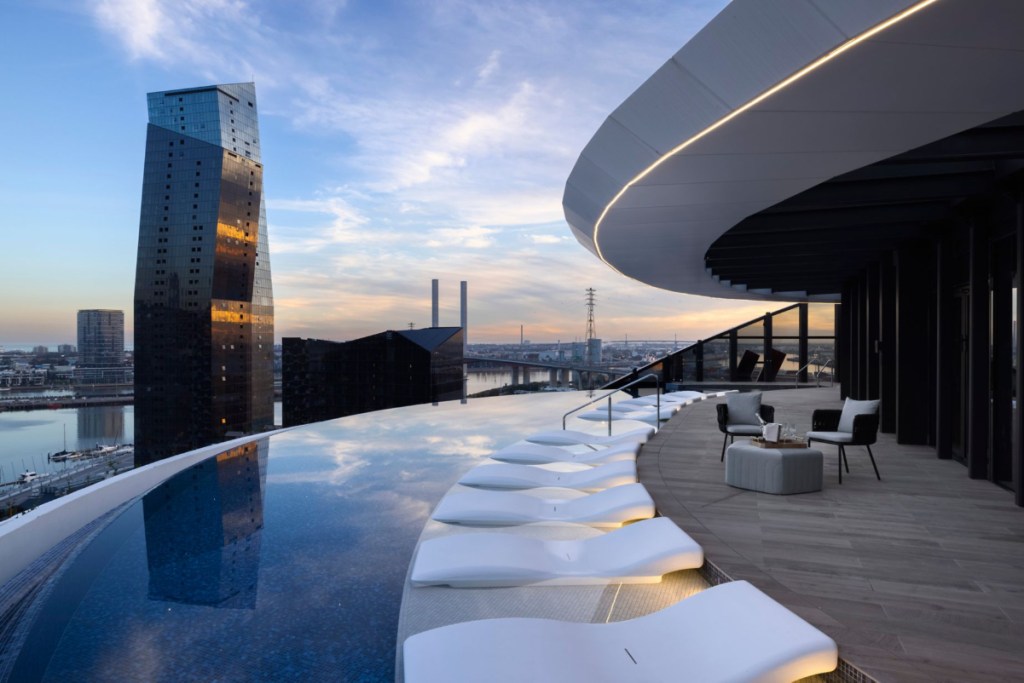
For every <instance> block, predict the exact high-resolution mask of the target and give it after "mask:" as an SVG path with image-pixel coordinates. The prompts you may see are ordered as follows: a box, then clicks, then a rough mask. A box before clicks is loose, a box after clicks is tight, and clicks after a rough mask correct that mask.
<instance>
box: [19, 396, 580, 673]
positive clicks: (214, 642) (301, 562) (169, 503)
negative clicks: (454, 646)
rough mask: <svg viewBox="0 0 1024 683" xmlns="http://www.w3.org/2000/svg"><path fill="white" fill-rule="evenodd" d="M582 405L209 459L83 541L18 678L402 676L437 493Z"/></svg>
mask: <svg viewBox="0 0 1024 683" xmlns="http://www.w3.org/2000/svg"><path fill="white" fill-rule="evenodd" d="M584 400H585V394H582V393H552V394H533V395H528V396H507V397H496V398H488V399H481V400H475V401H470V402H469V403H468V404H467V405H460V404H459V403H454V402H449V403H442V404H440V405H438V406H414V407H410V408H401V409H395V410H388V411H381V412H376V413H368V414H365V415H357V416H352V417H347V418H342V419H339V420H334V421H331V422H324V423H319V424H315V425H307V426H304V427H299V428H296V429H294V430H290V431H287V432H283V433H279V434H275V435H272V436H269V437H265V438H263V439H259V440H256V441H253V442H251V443H249V444H246V445H243V446H238V447H236V448H232V449H229V450H226V451H224V452H222V453H220V454H218V455H217V456H215V457H213V458H209V459H207V460H204V461H202V462H201V463H199V464H197V465H195V466H193V467H191V468H189V469H186V470H184V471H182V472H181V473H179V474H177V475H175V476H174V477H172V478H170V479H168V480H167V481H166V482H164V483H163V484H161V485H160V486H158V487H156V488H155V489H153V490H151V491H150V492H149V493H147V494H146V495H145V496H143V497H141V498H139V499H137V500H135V501H132V502H130V503H128V504H127V506H126V507H124V508H122V509H121V510H120V511H119V512H117V513H116V514H113V515H111V517H110V520H109V521H108V522H106V526H105V527H104V528H103V529H102V530H101V531H99V532H98V533H96V534H95V535H94V536H92V537H91V539H90V540H89V541H87V542H85V543H83V545H82V546H81V548H79V549H77V550H76V552H75V553H74V555H73V557H72V558H71V559H69V560H68V561H67V562H66V566H65V567H63V568H62V569H61V570H60V571H59V572H58V573H57V574H55V576H54V578H53V579H51V580H50V581H49V583H48V584H47V585H46V586H45V587H44V588H43V590H42V591H41V593H40V595H39V597H38V598H37V599H36V601H35V604H33V605H32V606H31V607H30V608H29V609H28V610H27V613H26V614H27V616H26V617H25V618H24V619H23V620H22V624H21V625H20V626H19V627H18V628H16V629H14V631H15V633H16V636H15V637H13V638H12V639H11V640H10V641H9V642H8V647H9V648H10V646H11V645H13V646H14V647H15V648H20V649H18V650H17V652H16V654H15V655H14V656H13V657H12V658H11V659H12V660H13V663H12V664H11V668H10V669H9V675H8V680H11V681H67V680H89V681H119V682H120V681H128V680H140V681H141V680H145V681H181V680H204V681H205V680H210V681H212V680H216V681H253V680H261V681H285V680H338V681H392V680H394V676H395V636H396V630H397V622H398V615H399V608H400V603H401V596H402V589H403V585H404V582H405V577H406V573H407V570H408V565H409V561H410V558H411V556H412V553H413V550H414V548H415V545H416V541H417V538H418V537H419V534H420V532H421V530H422V529H423V527H424V524H425V522H426V520H427V518H428V515H429V514H430V512H431V510H432V509H433V507H434V506H435V504H436V503H437V501H438V500H439V499H440V498H441V496H442V495H444V493H445V492H446V491H447V490H448V489H449V488H450V487H451V485H452V484H453V482H454V481H455V480H456V479H457V478H458V477H459V475H460V474H462V473H463V472H464V471H466V470H467V469H469V468H470V467H472V466H473V465H474V464H476V462H478V461H479V460H480V459H482V458H484V457H486V456H487V455H488V454H489V453H490V452H492V451H493V450H495V449H497V448H500V447H502V446H505V445H507V444H510V443H513V442H515V441H518V440H520V439H521V438H522V437H523V436H525V435H526V434H528V433H530V432H533V431H537V430H540V429H550V428H556V427H559V426H561V425H560V421H561V415H562V414H563V413H564V412H565V411H566V410H569V409H570V408H573V407H575V406H577V405H579V404H580V403H582V402H583V401H584ZM593 428H594V425H590V429H593Z"/></svg>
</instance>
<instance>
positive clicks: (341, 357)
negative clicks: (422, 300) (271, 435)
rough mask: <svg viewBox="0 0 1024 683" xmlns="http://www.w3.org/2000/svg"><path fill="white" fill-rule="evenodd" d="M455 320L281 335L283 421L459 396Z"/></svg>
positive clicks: (459, 353) (459, 334) (318, 418)
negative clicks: (349, 334) (341, 335)
mask: <svg viewBox="0 0 1024 683" xmlns="http://www.w3.org/2000/svg"><path fill="white" fill-rule="evenodd" d="M462 336H463V331H462V328H460V327H432V328H427V329H422V330H405V331H392V330H389V331H387V332H381V333H379V334H374V335H371V336H369V337H363V338H362V339H355V340H353V341H350V342H333V341H325V340H321V339H300V338H297V337H286V338H285V339H284V340H283V355H282V361H283V372H282V382H283V387H282V388H283V402H284V406H283V412H284V424H285V426H293V425H300V424H306V423H309V422H319V421H322V420H330V419H333V418H336V417H342V416H345V415H354V414H356V413H366V412H370V411H373V410H383V409H385V408H397V407H400V406H409V405H416V404H419V403H432V402H435V401H449V400H453V399H458V398H461V397H462V391H463V376H462V362H463V359H462V348H463V344H462Z"/></svg>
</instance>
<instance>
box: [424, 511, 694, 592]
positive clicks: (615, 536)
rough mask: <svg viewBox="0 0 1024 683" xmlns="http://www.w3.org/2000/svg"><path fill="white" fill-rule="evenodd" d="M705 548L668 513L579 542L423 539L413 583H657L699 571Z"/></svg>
mask: <svg viewBox="0 0 1024 683" xmlns="http://www.w3.org/2000/svg"><path fill="white" fill-rule="evenodd" d="M703 563H704V551H703V550H702V549H701V547H700V545H699V544H698V543H697V542H696V541H694V540H693V539H692V538H690V537H689V536H687V535H686V532H684V531H683V530H682V529H680V528H679V527H678V526H676V525H675V523H674V522H673V521H672V520H670V519H669V518H668V517H656V518H654V519H645V520H644V521H642V522H637V523H636V524H630V525H628V526H625V527H623V528H621V529H615V530H614V531H609V532H608V533H606V534H602V535H601V536H596V537H594V538H588V539H585V540H582V541H544V540H541V539H538V538H528V537H525V536H519V535H516V534H514V533H475V534H467V533H463V534H455V535H452V536H441V537H439V538H432V539H430V540H427V541H424V542H423V543H421V544H420V547H419V549H418V550H417V551H416V559H415V560H414V561H413V566H412V576H411V580H412V583H413V585H416V586H435V585H448V586H453V587H456V588H491V587H497V586H581V585H592V584H608V583H658V582H660V581H661V577H662V575H663V574H667V573H669V572H674V571H680V570H682V569H696V568H697V567H700V566H701V565H702V564H703Z"/></svg>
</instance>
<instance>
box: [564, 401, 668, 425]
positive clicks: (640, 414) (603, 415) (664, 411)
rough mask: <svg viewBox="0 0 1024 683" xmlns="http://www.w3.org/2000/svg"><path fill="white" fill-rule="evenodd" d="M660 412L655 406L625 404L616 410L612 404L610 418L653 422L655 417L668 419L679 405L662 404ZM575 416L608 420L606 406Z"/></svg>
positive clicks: (594, 419) (599, 420) (601, 420)
mask: <svg viewBox="0 0 1024 683" xmlns="http://www.w3.org/2000/svg"><path fill="white" fill-rule="evenodd" d="M660 410H661V412H658V411H659V409H658V407H657V406H648V407H639V408H638V407H635V406H633V407H630V406H626V407H625V408H621V409H618V410H616V408H615V406H612V420H638V421H640V422H652V423H653V422H654V421H655V420H656V419H661V420H662V421H664V420H668V419H669V418H671V417H672V416H673V415H675V414H676V413H677V412H678V411H679V406H674V405H662V406H661V409H660ZM576 417H578V418H579V419H581V420H590V421H592V422H607V420H608V408H595V409H594V410H588V411H587V412H585V413H580V414H578V415H577V416H576Z"/></svg>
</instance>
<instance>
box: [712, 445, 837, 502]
mask: <svg viewBox="0 0 1024 683" xmlns="http://www.w3.org/2000/svg"><path fill="white" fill-rule="evenodd" d="M821 469H822V455H821V451H819V450H816V449H814V448H760V447H758V446H753V445H751V444H750V443H749V442H743V443H740V442H736V443H734V444H732V445H730V446H729V448H728V450H726V451H725V483H726V484H728V485H729V486H735V487H737V488H741V489H749V490H751V491H763V492H764V493H781V494H788V493H808V492H810V491H820V490H821Z"/></svg>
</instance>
